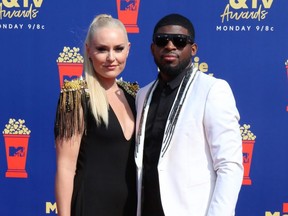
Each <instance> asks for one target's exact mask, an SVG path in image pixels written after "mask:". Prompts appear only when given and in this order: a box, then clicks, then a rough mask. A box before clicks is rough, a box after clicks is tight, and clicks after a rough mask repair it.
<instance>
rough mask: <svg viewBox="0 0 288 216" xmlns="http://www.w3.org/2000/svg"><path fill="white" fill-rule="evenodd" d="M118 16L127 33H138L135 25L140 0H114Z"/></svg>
mask: <svg viewBox="0 0 288 216" xmlns="http://www.w3.org/2000/svg"><path fill="white" fill-rule="evenodd" d="M116 3H117V12H118V18H119V19H120V20H121V21H122V22H123V24H124V26H125V27H126V31H127V32H128V33H139V28H138V26H137V20H138V12H139V6H140V0H116Z"/></svg>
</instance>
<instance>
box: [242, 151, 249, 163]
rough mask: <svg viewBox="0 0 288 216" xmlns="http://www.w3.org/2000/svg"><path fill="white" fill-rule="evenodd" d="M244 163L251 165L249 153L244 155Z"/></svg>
mask: <svg viewBox="0 0 288 216" xmlns="http://www.w3.org/2000/svg"><path fill="white" fill-rule="evenodd" d="M243 163H249V153H246V152H245V153H243Z"/></svg>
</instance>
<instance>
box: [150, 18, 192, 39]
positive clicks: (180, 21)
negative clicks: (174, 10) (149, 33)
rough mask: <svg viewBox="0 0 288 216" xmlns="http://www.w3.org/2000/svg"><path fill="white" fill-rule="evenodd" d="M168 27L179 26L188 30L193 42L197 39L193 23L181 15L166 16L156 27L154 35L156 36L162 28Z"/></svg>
mask: <svg viewBox="0 0 288 216" xmlns="http://www.w3.org/2000/svg"><path fill="white" fill-rule="evenodd" d="M167 25H179V26H182V27H183V28H185V29H187V30H188V33H189V35H190V36H191V38H192V40H193V41H194V39H195V30H194V26H193V24H192V23H191V21H190V20H189V19H188V18H186V17H184V16H182V15H180V14H169V15H166V16H164V17H163V18H162V19H160V20H159V21H158V23H157V24H156V25H155V27H154V31H153V34H155V33H156V32H157V31H158V29H159V28H160V27H163V26H167Z"/></svg>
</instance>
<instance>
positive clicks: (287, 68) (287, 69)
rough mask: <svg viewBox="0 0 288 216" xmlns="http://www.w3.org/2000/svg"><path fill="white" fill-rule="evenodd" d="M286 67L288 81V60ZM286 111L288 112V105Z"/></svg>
mask: <svg viewBox="0 0 288 216" xmlns="http://www.w3.org/2000/svg"><path fill="white" fill-rule="evenodd" d="M285 66H286V76H287V80H288V60H286V62H285ZM286 111H287V112H288V105H287V106H286Z"/></svg>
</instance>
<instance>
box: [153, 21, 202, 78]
mask: <svg viewBox="0 0 288 216" xmlns="http://www.w3.org/2000/svg"><path fill="white" fill-rule="evenodd" d="M156 34H168V35H169V34H180V35H187V36H188V30H187V29H185V28H183V27H182V26H178V25H167V26H163V27H160V28H159V29H158V30H157V32H156ZM174 43H175V44H174ZM174 43H173V41H172V40H169V41H168V42H167V44H166V45H163V44H162V45H160V46H159V45H157V44H156V43H155V42H154V43H152V44H151V51H152V55H153V57H154V61H155V63H156V65H157V66H158V68H159V70H160V72H161V75H164V76H165V79H170V80H171V79H173V78H175V77H176V76H177V75H178V74H179V73H181V72H182V71H183V70H184V69H185V68H186V67H187V66H188V65H189V64H190V63H191V61H192V56H194V55H195V54H196V52H197V45H196V44H195V43H194V44H191V43H187V44H186V45H185V46H184V47H182V46H177V43H176V42H174Z"/></svg>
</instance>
